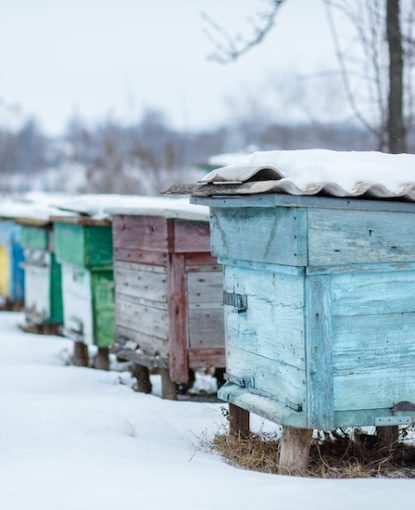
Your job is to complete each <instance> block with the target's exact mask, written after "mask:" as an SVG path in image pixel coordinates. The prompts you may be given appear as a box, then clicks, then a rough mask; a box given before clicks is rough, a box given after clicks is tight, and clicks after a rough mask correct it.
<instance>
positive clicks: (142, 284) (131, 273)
mask: <svg viewBox="0 0 415 510" xmlns="http://www.w3.org/2000/svg"><path fill="white" fill-rule="evenodd" d="M114 278H115V285H116V291H117V294H122V295H125V296H132V297H134V298H136V299H138V300H139V302H147V301H156V302H160V303H166V302H167V283H166V279H167V276H166V268H165V267H163V266H156V265H150V264H137V263H134V262H124V261H118V260H116V261H115V262H114Z"/></svg>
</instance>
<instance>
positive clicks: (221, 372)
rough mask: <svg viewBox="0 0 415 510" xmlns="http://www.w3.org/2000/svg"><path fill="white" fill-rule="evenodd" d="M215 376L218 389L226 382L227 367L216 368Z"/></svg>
mask: <svg viewBox="0 0 415 510" xmlns="http://www.w3.org/2000/svg"><path fill="white" fill-rule="evenodd" d="M214 375H215V378H216V384H217V387H218V389H219V388H221V387H222V386H223V385H224V384H225V369H224V368H215V374H214Z"/></svg>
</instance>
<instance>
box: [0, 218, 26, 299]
mask: <svg viewBox="0 0 415 510" xmlns="http://www.w3.org/2000/svg"><path fill="white" fill-rule="evenodd" d="M20 230H21V229H20V226H19V225H16V224H15V223H13V222H12V221H1V222H0V296H1V297H2V298H3V301H4V304H3V306H4V307H5V308H15V307H19V306H21V305H22V304H23V299H24V272H23V269H22V267H21V264H22V262H23V259H24V255H23V248H22V246H21V245H20Z"/></svg>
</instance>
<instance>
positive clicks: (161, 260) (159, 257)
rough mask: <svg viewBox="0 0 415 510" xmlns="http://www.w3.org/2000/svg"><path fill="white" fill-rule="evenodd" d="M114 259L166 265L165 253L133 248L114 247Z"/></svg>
mask: <svg viewBox="0 0 415 510" xmlns="http://www.w3.org/2000/svg"><path fill="white" fill-rule="evenodd" d="M114 259H115V260H120V261H125V262H138V263H141V264H154V265H158V266H166V265H167V260H168V255H167V253H163V252H158V251H145V250H137V249H135V248H132V249H129V248H122V247H114Z"/></svg>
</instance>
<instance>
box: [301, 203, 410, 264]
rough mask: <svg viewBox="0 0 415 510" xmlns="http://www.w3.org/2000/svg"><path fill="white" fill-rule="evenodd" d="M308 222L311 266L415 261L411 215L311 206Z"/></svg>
mask: <svg viewBox="0 0 415 510" xmlns="http://www.w3.org/2000/svg"><path fill="white" fill-rule="evenodd" d="M308 225H309V233H308V253H309V265H310V266H321V265H341V264H351V263H353V264H357V263H370V262H393V261H415V223H414V221H413V215H412V214H408V213H396V212H388V213H386V212H374V211H366V212H365V213H362V212H361V211H350V210H344V211H335V210H331V211H327V210H326V209H310V210H309V211H308Z"/></svg>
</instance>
